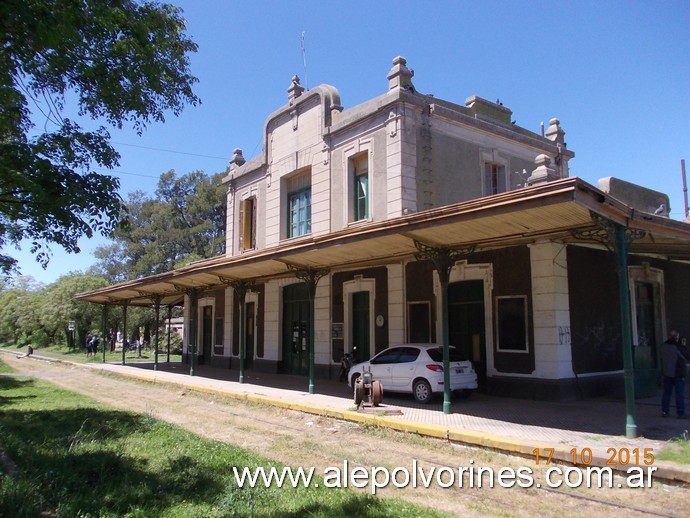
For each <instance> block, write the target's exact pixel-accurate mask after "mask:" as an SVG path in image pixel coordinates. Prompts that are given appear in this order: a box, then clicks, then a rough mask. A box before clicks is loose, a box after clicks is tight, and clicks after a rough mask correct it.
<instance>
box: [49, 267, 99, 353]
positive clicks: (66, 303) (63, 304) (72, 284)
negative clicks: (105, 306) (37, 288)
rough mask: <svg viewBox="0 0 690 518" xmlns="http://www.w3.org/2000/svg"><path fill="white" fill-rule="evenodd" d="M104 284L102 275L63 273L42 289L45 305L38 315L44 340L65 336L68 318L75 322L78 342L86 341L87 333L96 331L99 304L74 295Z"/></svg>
mask: <svg viewBox="0 0 690 518" xmlns="http://www.w3.org/2000/svg"><path fill="white" fill-rule="evenodd" d="M107 284H108V282H107V281H106V280H105V279H103V278H102V277H95V276H93V275H84V274H81V273H78V274H69V275H63V276H62V277H60V278H59V279H58V280H57V281H56V282H54V283H52V284H50V285H49V286H48V287H47V288H46V289H45V290H44V292H43V296H44V304H43V307H42V310H41V315H40V325H41V328H42V330H43V332H44V333H45V335H46V341H47V343H56V342H57V339H58V337H62V336H66V333H67V325H68V323H69V322H70V321H73V322H74V323H75V325H76V330H75V331H76V339H77V343H78V344H85V343H86V335H87V334H89V333H91V332H93V331H99V330H100V329H101V318H102V313H101V306H100V305H98V304H91V303H90V302H84V301H80V300H76V299H75V298H74V296H75V295H76V294H77V293H83V292H85V291H91V290H95V289H98V288H103V287H104V286H107ZM99 332H100V331H99Z"/></svg>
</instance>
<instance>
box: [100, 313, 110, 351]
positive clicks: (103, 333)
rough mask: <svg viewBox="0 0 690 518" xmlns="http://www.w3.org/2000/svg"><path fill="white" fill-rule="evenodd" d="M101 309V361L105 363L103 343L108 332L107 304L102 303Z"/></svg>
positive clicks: (105, 341)
mask: <svg viewBox="0 0 690 518" xmlns="http://www.w3.org/2000/svg"><path fill="white" fill-rule="evenodd" d="M101 309H102V312H101V340H102V343H103V346H102V347H103V363H105V344H106V343H108V340H107V338H106V336H107V333H108V305H107V304H103V307H102V308H101Z"/></svg>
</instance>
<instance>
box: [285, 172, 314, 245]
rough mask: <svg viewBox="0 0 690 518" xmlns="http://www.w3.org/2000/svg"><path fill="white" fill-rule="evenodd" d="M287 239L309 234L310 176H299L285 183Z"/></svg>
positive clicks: (307, 174)
mask: <svg viewBox="0 0 690 518" xmlns="http://www.w3.org/2000/svg"><path fill="white" fill-rule="evenodd" d="M286 188H287V193H288V194H287V218H288V222H287V237H297V236H304V235H307V234H311V175H310V174H309V173H306V174H301V175H299V176H296V177H294V178H290V179H289V180H287V182H286Z"/></svg>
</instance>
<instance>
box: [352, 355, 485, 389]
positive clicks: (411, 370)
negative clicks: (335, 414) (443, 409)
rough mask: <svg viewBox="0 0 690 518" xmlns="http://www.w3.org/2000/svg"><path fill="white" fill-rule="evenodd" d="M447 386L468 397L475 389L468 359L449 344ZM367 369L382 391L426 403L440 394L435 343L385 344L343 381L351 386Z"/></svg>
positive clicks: (440, 367) (440, 365)
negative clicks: (400, 394)
mask: <svg viewBox="0 0 690 518" xmlns="http://www.w3.org/2000/svg"><path fill="white" fill-rule="evenodd" d="M449 352H450V389H451V390H452V391H453V392H454V393H457V394H459V395H460V397H468V396H469V395H470V394H471V393H472V391H473V390H475V389H476V388H477V373H476V372H475V371H474V368H473V367H472V362H470V361H469V360H464V359H462V358H461V357H460V354H459V352H458V350H457V349H456V348H455V347H453V346H451V347H450V350H449ZM369 369H371V374H372V376H373V379H375V380H379V381H380V382H381V384H382V385H383V390H384V392H405V393H412V395H413V396H414V398H415V399H416V400H417V401H419V402H420V403H428V402H429V401H431V399H432V397H433V395H434V394H438V393H443V383H444V381H443V346H442V345H438V344H404V345H396V346H395V347H389V348H388V349H386V350H385V351H381V352H380V353H378V354H377V355H376V356H374V357H373V358H372V359H371V360H369V361H366V362H363V363H358V364H356V365H353V366H352V367H351V368H350V371H349V373H348V376H347V380H348V381H347V383H348V385H349V386H350V387H353V386H354V384H355V381H356V380H357V378H358V377H360V376H361V375H362V373H363V372H366V371H367V370H369Z"/></svg>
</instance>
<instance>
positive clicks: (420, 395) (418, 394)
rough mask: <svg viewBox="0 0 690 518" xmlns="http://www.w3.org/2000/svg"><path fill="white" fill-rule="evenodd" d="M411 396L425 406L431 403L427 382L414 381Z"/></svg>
mask: <svg viewBox="0 0 690 518" xmlns="http://www.w3.org/2000/svg"><path fill="white" fill-rule="evenodd" d="M412 394H413V395H414V398H415V399H416V400H417V401H418V402H419V403H425V404H426V403H428V402H429V401H431V397H432V396H433V393H432V392H431V385H429V382H428V381H427V380H417V381H415V382H414V385H413V387H412Z"/></svg>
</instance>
